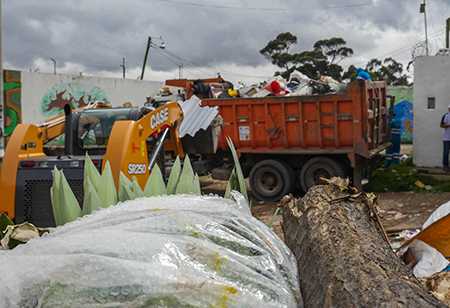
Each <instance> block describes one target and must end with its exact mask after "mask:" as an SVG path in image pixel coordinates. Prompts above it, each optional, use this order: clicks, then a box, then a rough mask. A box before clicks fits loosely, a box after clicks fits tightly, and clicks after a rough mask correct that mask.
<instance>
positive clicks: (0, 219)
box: [0, 212, 14, 238]
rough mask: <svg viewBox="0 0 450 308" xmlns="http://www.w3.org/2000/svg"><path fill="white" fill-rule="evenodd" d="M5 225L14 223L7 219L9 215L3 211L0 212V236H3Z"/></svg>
mask: <svg viewBox="0 0 450 308" xmlns="http://www.w3.org/2000/svg"><path fill="white" fill-rule="evenodd" d="M7 226H14V223H13V222H12V220H11V219H9V217H8V216H7V215H6V214H5V213H3V212H2V213H1V214H0V238H4V237H5V233H4V232H5V230H6V227H7Z"/></svg>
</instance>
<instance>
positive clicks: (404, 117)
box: [387, 87, 414, 141]
mask: <svg viewBox="0 0 450 308" xmlns="http://www.w3.org/2000/svg"><path fill="white" fill-rule="evenodd" d="M387 94H388V95H392V96H395V105H394V112H395V114H396V116H397V118H398V119H399V120H400V121H401V122H402V128H401V140H402V141H413V131H414V130H413V104H412V102H413V88H412V87H411V88H405V87H400V88H388V91H387Z"/></svg>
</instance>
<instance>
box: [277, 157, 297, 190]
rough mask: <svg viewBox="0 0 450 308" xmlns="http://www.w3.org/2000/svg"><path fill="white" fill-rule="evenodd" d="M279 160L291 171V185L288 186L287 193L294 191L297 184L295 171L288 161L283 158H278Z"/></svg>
mask: <svg viewBox="0 0 450 308" xmlns="http://www.w3.org/2000/svg"><path fill="white" fill-rule="evenodd" d="M276 160H277V161H279V162H280V163H282V164H283V165H284V166H285V167H286V169H287V170H288V172H289V176H290V177H291V185H290V187H289V188H288V191H287V194H288V193H290V192H292V191H293V190H294V186H295V172H294V169H292V167H291V165H289V164H288V163H287V162H286V161H284V160H282V159H276Z"/></svg>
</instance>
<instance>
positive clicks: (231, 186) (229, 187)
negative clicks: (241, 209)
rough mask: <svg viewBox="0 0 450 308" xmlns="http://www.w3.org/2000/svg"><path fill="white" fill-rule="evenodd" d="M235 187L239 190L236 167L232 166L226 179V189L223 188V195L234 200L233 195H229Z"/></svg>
mask: <svg viewBox="0 0 450 308" xmlns="http://www.w3.org/2000/svg"><path fill="white" fill-rule="evenodd" d="M236 189H237V190H239V183H238V180H237V175H236V169H235V168H233V170H232V171H231V174H230V179H229V180H228V184H227V189H226V190H225V194H224V196H223V197H224V198H226V199H230V200H233V201H235V200H234V198H233V196H232V195H231V192H232V191H233V190H236Z"/></svg>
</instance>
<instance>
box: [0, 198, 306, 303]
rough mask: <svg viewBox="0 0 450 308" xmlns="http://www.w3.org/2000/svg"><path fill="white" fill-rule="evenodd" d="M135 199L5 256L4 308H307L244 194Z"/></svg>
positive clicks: (277, 244) (283, 253)
mask: <svg viewBox="0 0 450 308" xmlns="http://www.w3.org/2000/svg"><path fill="white" fill-rule="evenodd" d="M233 196H234V198H235V199H236V200H237V202H233V201H230V200H228V199H224V198H221V197H218V196H194V195H171V196H160V197H150V198H138V199H135V200H133V201H126V202H123V203H119V204H118V205H116V206H112V207H109V208H106V209H101V210H99V211H96V212H94V213H92V214H91V215H88V216H84V217H82V218H79V219H77V220H76V221H73V222H71V223H67V224H65V225H63V226H61V227H58V228H57V229H55V230H54V231H53V232H51V233H50V234H48V235H46V236H43V237H41V238H36V239H32V240H30V241H29V242H28V243H27V244H25V245H21V246H18V247H17V248H16V249H14V250H9V251H3V252H1V253H0V268H1V270H0V272H1V273H2V274H1V276H0V301H1V303H0V306H1V307H17V306H19V307H230V308H231V307H303V301H302V298H301V294H300V287H299V278H298V271H297V263H296V260H295V257H294V256H293V254H292V253H291V251H290V250H289V249H288V248H287V246H286V245H285V244H284V243H283V242H282V241H281V240H280V238H278V237H277V236H276V235H275V234H274V233H273V232H272V231H271V230H270V229H269V228H268V227H267V226H265V225H264V224H263V223H261V222H260V221H258V220H257V219H255V218H253V217H252V216H251V213H250V211H249V209H248V206H247V203H246V202H245V200H244V198H243V197H242V195H240V194H239V193H236V192H233Z"/></svg>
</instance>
